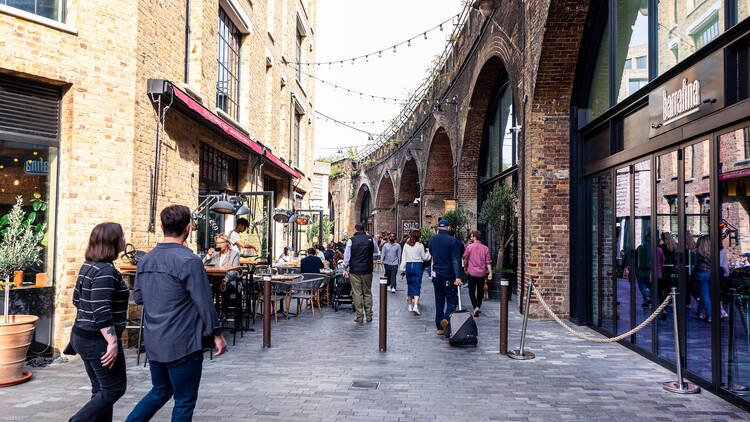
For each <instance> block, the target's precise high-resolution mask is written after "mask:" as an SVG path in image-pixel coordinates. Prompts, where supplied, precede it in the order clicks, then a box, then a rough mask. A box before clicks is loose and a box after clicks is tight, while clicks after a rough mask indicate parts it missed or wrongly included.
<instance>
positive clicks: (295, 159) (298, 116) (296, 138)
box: [289, 104, 304, 166]
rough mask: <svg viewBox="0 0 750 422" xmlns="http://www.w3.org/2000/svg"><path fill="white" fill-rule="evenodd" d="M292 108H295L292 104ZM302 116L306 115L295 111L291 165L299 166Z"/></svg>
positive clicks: (290, 155) (290, 153)
mask: <svg viewBox="0 0 750 422" xmlns="http://www.w3.org/2000/svg"><path fill="white" fill-rule="evenodd" d="M292 107H294V104H292ZM302 116H304V113H300V112H299V111H297V109H296V108H295V109H294V127H293V129H292V139H291V141H292V145H291V146H290V151H289V162H290V164H293V165H297V166H299V161H300V158H299V142H300V134H301V131H302Z"/></svg>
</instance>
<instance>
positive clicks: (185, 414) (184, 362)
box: [127, 352, 203, 422]
mask: <svg viewBox="0 0 750 422" xmlns="http://www.w3.org/2000/svg"><path fill="white" fill-rule="evenodd" d="M149 367H150V369H151V385H152V386H153V387H152V388H151V391H149V392H148V394H146V396H145V397H143V398H142V399H141V401H140V402H139V403H138V404H137V405H136V406H135V409H133V411H132V412H130V415H128V419H127V421H128V422H138V421H148V420H151V418H152V417H153V416H154V414H156V412H158V411H159V409H161V408H162V406H164V404H165V403H166V402H168V401H169V399H170V398H172V396H174V408H173V409H172V422H182V421H190V420H192V419H193V410H194V409H195V402H196V401H197V400H198V387H199V386H200V383H201V371H202V369H203V352H196V353H192V354H189V355H187V356H185V357H183V358H181V359H177V360H176V361H174V362H169V363H162V362H154V361H151V362H149Z"/></svg>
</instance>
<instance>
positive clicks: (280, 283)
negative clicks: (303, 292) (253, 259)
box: [253, 274, 302, 315]
mask: <svg viewBox="0 0 750 422" xmlns="http://www.w3.org/2000/svg"><path fill="white" fill-rule="evenodd" d="M298 278H302V276H301V275H300V274H276V275H272V276H271V285H273V286H277V287H282V288H284V289H286V291H285V292H284V296H286V295H288V294H289V292H291V288H292V287H293V286H294V281H295V280H297V279H298ZM253 280H255V281H261V280H263V274H255V275H253ZM279 312H281V313H282V314H284V315H286V310H285V309H284V301H282V302H281V303H280V304H279Z"/></svg>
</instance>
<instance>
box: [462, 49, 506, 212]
mask: <svg viewBox="0 0 750 422" xmlns="http://www.w3.org/2000/svg"><path fill="white" fill-rule="evenodd" d="M507 80H508V72H507V70H506V68H505V65H504V64H503V61H502V59H501V58H500V57H498V56H492V57H490V58H489V59H488V60H487V61H486V62H484V64H483V65H482V67H481V70H480V71H479V73H478V74H477V76H476V79H475V82H474V87H473V90H472V92H471V100H470V103H469V104H470V105H469V108H468V112H467V115H466V123H465V126H464V133H463V140H462V143H461V159H460V162H459V164H458V165H459V168H458V192H459V198H458V199H459V202H460V204H461V206H462V207H464V208H466V209H469V210H471V211H472V212H476V211H477V177H478V170H479V161H480V160H479V155H480V151H481V149H482V140H483V137H484V129H485V122H486V121H487V114H488V113H489V109H490V107H491V106H492V99H493V98H494V96H495V94H496V93H497V89H498V88H499V86H500V85H502V84H504V82H505V81H507ZM509 87H513V85H512V84H511V85H509ZM513 97H514V98H515V95H514V96H513ZM517 109H518V108H516V110H517Z"/></svg>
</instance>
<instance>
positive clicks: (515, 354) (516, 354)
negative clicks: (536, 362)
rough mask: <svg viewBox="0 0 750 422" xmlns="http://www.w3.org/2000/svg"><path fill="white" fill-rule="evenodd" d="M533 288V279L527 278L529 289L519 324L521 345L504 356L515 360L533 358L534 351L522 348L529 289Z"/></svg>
mask: <svg viewBox="0 0 750 422" xmlns="http://www.w3.org/2000/svg"><path fill="white" fill-rule="evenodd" d="M533 288H534V281H533V280H531V279H529V289H528V290H529V291H528V292H527V293H526V308H525V309H524V312H523V325H522V326H521V346H520V347H519V348H518V349H516V350H513V351H511V352H509V353H508V354H507V355H506V356H508V357H509V358H511V359H516V360H530V359H534V353H533V352H529V351H527V350H524V346H525V345H526V344H525V343H526V324H527V323H528V321H529V306H530V305H531V289H533Z"/></svg>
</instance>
